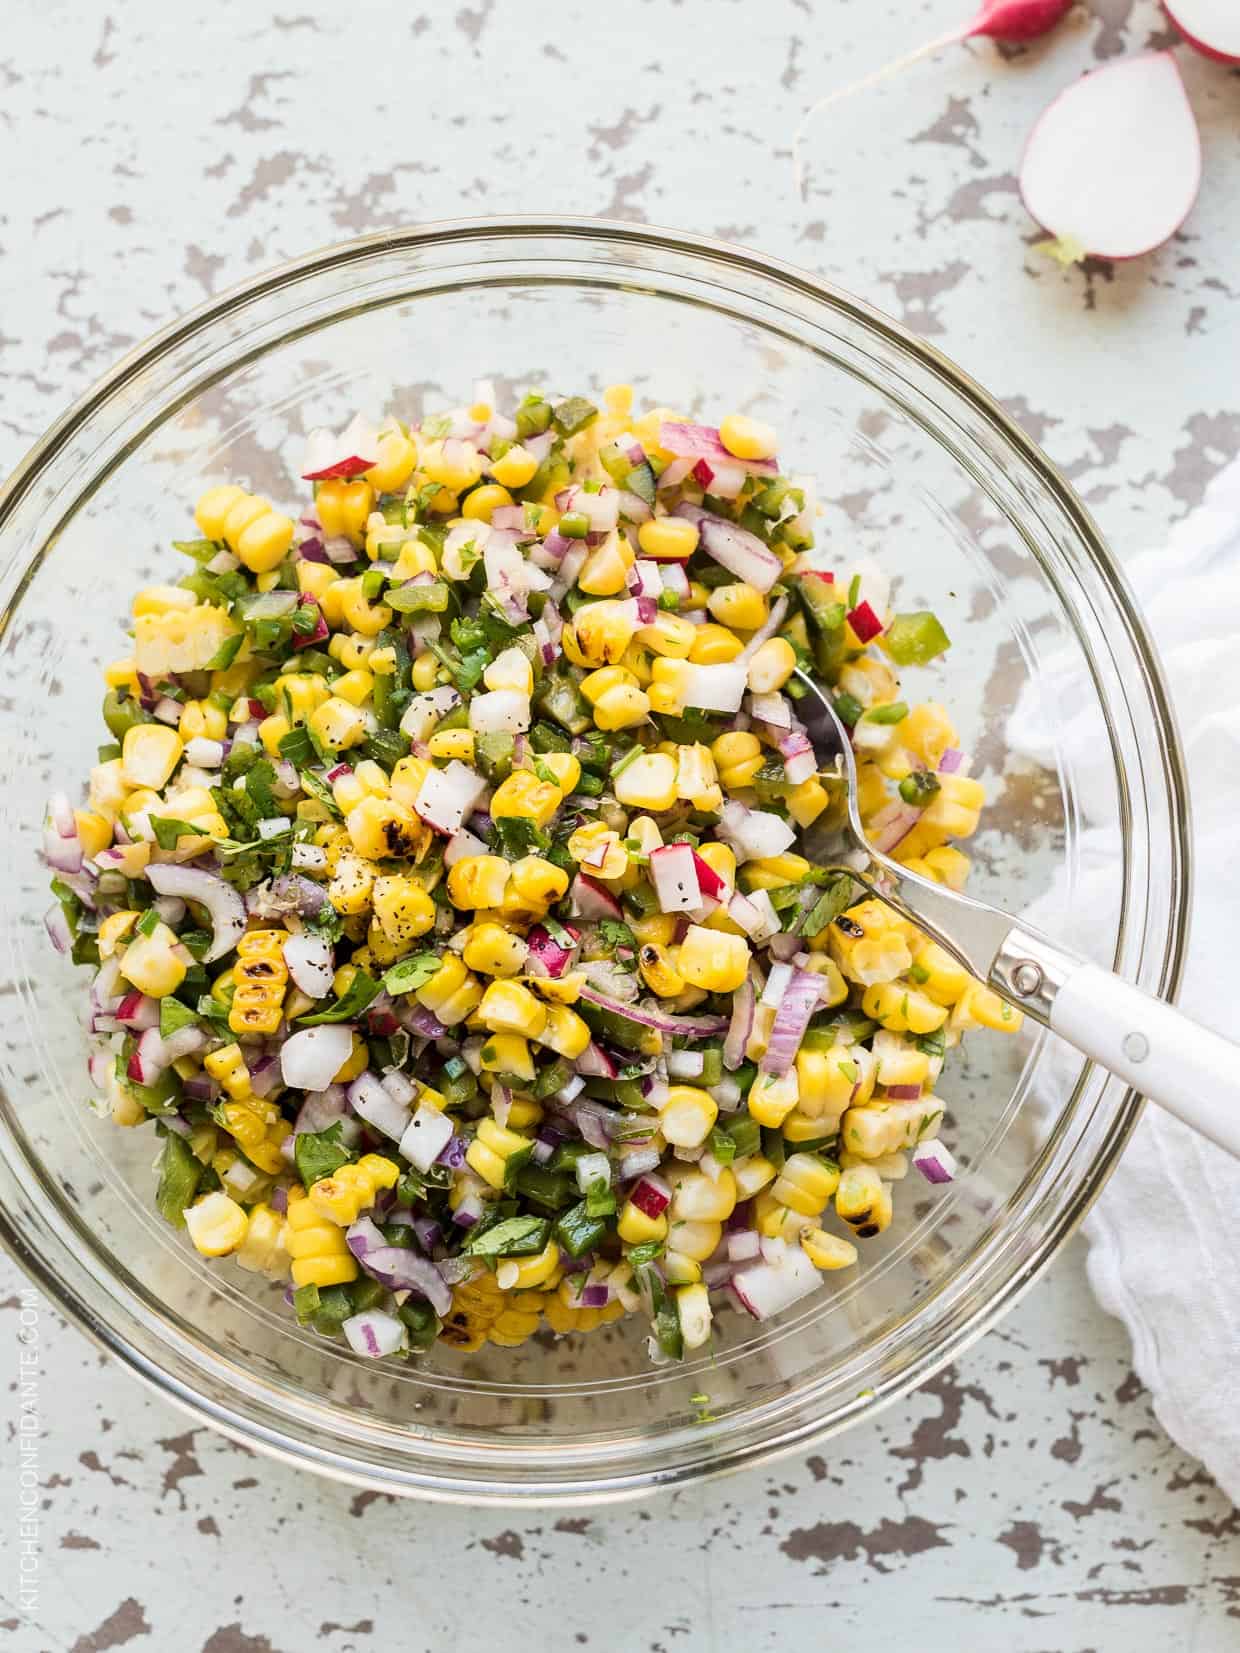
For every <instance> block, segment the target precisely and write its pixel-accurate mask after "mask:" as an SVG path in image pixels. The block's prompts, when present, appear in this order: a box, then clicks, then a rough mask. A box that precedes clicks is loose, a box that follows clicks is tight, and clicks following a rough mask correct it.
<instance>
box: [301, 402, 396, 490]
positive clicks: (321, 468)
mask: <svg viewBox="0 0 1240 1653" xmlns="http://www.w3.org/2000/svg"><path fill="white" fill-rule="evenodd" d="M378 462H379V433H378V431H377V430H376V429H375V427H374V426H373V425H372V424H371V423H370V421H369V420H368V419H364V418H363V417H362V415H361V414H360V413H356V414H354V416H353V418H352V419H351V420H350V421H349V423H348V424H347V425H346V426H345V428H344V429H343V430H342V431H341V433H340V435H339V436H337V435H335V433H334V432H332V431H330V430H325V429H319V430H312V431H311V432H310V434H309V436H308V437H307V438H306V450H305V454H304V455H303V458H302V462H301V474H302V478H303V480H304V481H306V482H326V481H327V480H328V478H329V477H341V476H357V475H358V474H359V473H360V472H362V471H368V470H369V469H370V467H371V466H372V465H377V464H378Z"/></svg>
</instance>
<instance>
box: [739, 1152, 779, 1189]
mask: <svg viewBox="0 0 1240 1653" xmlns="http://www.w3.org/2000/svg"><path fill="white" fill-rule="evenodd" d="M774 1178H775V1167H774V1166H773V1165H772V1164H771V1162H770V1160H769V1159H766V1158H764V1157H763V1155H762V1154H750V1155H749V1157H748V1158H747V1159H743V1160H738V1161H737V1162H736V1163H735V1164H734V1165H733V1167H732V1180H733V1181H734V1182H735V1184H736V1197H737V1199H738V1200H751V1199H752V1198H753V1197H754V1195H755V1194H757V1193H759V1192H761V1190H762V1189H763V1188H765V1187H766V1186H767V1184H768V1183H770V1182H772V1181H773V1180H774Z"/></svg>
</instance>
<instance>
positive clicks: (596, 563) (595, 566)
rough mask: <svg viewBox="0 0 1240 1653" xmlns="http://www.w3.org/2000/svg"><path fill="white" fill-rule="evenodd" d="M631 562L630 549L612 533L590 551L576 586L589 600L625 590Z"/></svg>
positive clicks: (632, 560) (632, 558) (611, 595)
mask: <svg viewBox="0 0 1240 1653" xmlns="http://www.w3.org/2000/svg"><path fill="white" fill-rule="evenodd" d="M634 560H635V558H634V555H633V548H632V546H631V545H630V544H629V542H628V541H627V540H626V539H621V537H620V536H619V534H617V533H615V532H614V530H613V532H612V533H610V534H608V536H607V538H606V539H605V540H604V541H603V543H602V544H601V545H596V546H595V548H594V550H593V551H591V552H590V554H589V556H588V557H587V558H586V560H585V563H584V565H583V566H582V570H581V573H580V574H578V576H577V584H578V586H579V587H580V588H581V590H582V591H584V592H586V593H587V594H588V595H589V596H591V597H614V596H616V595H617V593H619V592H621V591H623V590H624V588H625V586H626V584H627V582H628V577H629V569H630V568H632V566H633V563H634Z"/></svg>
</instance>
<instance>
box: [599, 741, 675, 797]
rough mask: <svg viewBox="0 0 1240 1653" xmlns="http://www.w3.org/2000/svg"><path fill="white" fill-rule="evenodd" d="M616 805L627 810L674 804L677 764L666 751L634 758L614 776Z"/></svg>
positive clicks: (648, 753) (647, 753)
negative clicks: (620, 804)
mask: <svg viewBox="0 0 1240 1653" xmlns="http://www.w3.org/2000/svg"><path fill="white" fill-rule="evenodd" d="M612 784H613V787H614V789H615V794H616V798H617V800H618V802H620V803H622V804H624V805H625V807H626V808H628V809H670V808H671V807H672V805H673V804H674V803H675V802H676V762H675V759H674V758H670V757H668V755H667V754H666V753H665V752H646V753H643V754H642V756H641V757H637V758H633V759H632V760H631V761H630V762H629V763H627V764H625V766H624V768H623V769H622V770H621V771H620V773H619V774H618V775H617V776H616V777H615V779H614V781H613V783H612Z"/></svg>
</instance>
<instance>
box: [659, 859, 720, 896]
mask: <svg viewBox="0 0 1240 1653" xmlns="http://www.w3.org/2000/svg"><path fill="white" fill-rule="evenodd" d="M656 853H657V852H656ZM692 853H693V867H694V871H695V872H696V873H697V881H698V886H699V888H700V889H701V891H702V894H703V895H708V896H712V897H713V898H714V900H716V901H725V900H726V899H727V895H728V886H727V884H726V883H725V882H724V880H723V879H722V878H720V876H719V874H718V873H717V872H716V871H715V869H714V867H712V866H711V865H710V864H709V862H706V861H703V859H702V857H701V856H700V855H699V854H698V852H697V851H696V850H694V851H693V852H692Z"/></svg>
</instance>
